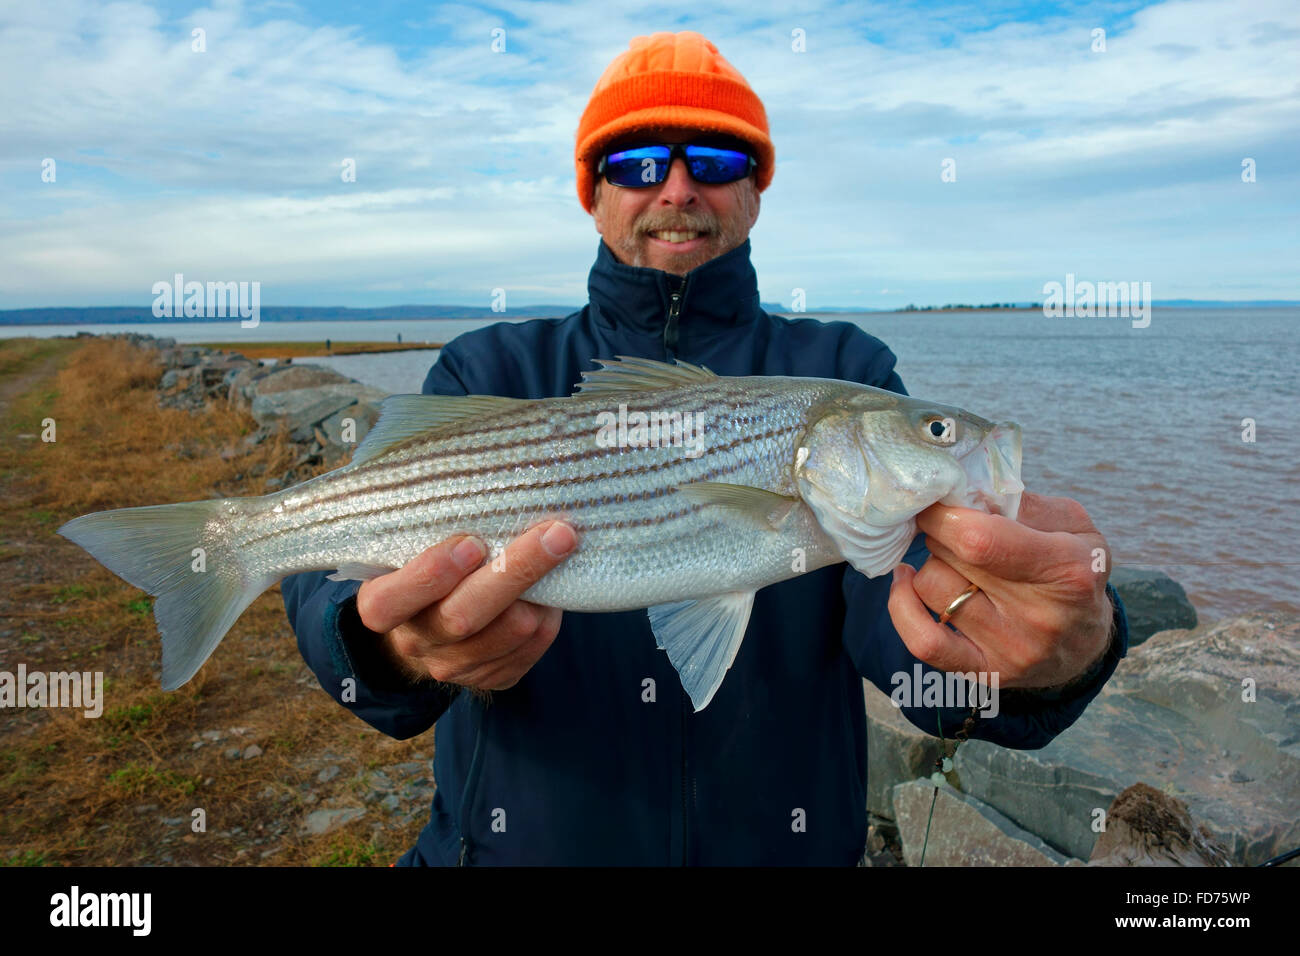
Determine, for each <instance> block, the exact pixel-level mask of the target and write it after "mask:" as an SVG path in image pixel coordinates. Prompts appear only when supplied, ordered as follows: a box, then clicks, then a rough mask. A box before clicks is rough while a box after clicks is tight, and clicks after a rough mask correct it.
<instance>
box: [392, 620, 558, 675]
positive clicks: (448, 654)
mask: <svg viewBox="0 0 1300 956" xmlns="http://www.w3.org/2000/svg"><path fill="white" fill-rule="evenodd" d="M562 615H563V612H562V611H561V610H560V609H559V608H554V607H544V606H542V605H539V604H533V603H531V602H529V601H516V602H514V603H513V604H511V605H510V606H509V607H508V608H506V610H505V611H503V612H502V613H501V614H500V615H499V616H498V617H497V618H496V619H495V620H493V621H492V622H491V623H490V624H488V625H487V626H486V627H484V628H483V629H482V630H480V631H479V632H478V633H476V634H473V635H471V636H470V637H467V638H465V639H464V640H461V641H457V642H454V643H451V644H439V643H436V642H434V641H432V640H430V637H429V633H428V630H427V629H425V628H423V627H421V626H420V624H419V623H418V621H417V622H412V624H411V625H407V626H403V627H400V628H398V629H397V630H396V631H394V645H395V648H396V650H397V652H398V653H399V654H401V655H402V656H404V657H406V658H407V659H410V660H414V661H418V662H419V665H420V668H421V670H422V671H423V672H425V673H427V674H428V675H429V676H430V677H433V678H434V679H435V680H439V681H442V682H444V683H450V684H461V685H463V686H467V687H477V688H479V689H482V690H504V689H505V688H507V687H512V686H514V684H516V683H517V682H518V681H519V679H520V678H521V677H523V675H524V674H526V673H527V672H528V670H529V668H531V667H532V666H533V665H534V664H536V663H537V661H538V660H540V659H541V656H542V655H543V654H545V653H546V650H547V648H549V647H550V646H551V643H552V642H553V641H554V640H555V636H556V635H557V634H558V633H559V631H560V620H561V618H562Z"/></svg>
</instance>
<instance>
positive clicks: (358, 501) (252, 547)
mask: <svg viewBox="0 0 1300 956" xmlns="http://www.w3.org/2000/svg"><path fill="white" fill-rule="evenodd" d="M795 381H800V380H795ZM802 381H803V382H812V381H815V380H802ZM715 383H716V384H711V385H706V386H686V387H683V388H677V389H663V390H657V391H656V392H654V393H651V394H649V395H645V396H642V397H638V396H636V395H634V394H631V393H629V394H627V395H626V396H625V397H621V398H620V401H617V402H615V401H612V400H611V395H610V394H608V393H595V394H592V395H590V396H584V395H579V396H577V397H574V398H569V399H564V400H561V401H556V400H546V399H543V400H538V401H537V402H535V403H530V404H528V405H526V406H524V407H521V408H518V409H514V410H510V411H506V412H503V413H502V414H500V415H498V416H496V417H494V418H492V419H489V420H486V421H482V422H475V423H470V424H466V425H464V426H462V427H459V428H457V427H453V428H449V429H446V430H445V431H444V432H443V433H441V434H439V435H437V436H435V437H430V438H424V439H417V440H413V441H410V442H407V443H405V444H404V445H402V446H400V447H398V448H394V449H392V450H390V451H388V452H386V453H384V454H381V455H379V456H377V457H375V458H373V459H369V460H368V461H367V462H365V463H364V464H362V465H360V466H358V467H356V468H355V469H354V468H349V467H345V468H343V469H339V470H338V471H335V472H331V473H330V474H327V475H323V476H321V477H319V478H316V479H313V480H311V481H308V482H306V483H304V484H302V485H299V486H297V487H296V488H292V489H288V490H286V491H284V492H281V493H279V494H276V495H271V496H267V497H265V498H262V499H253V500H252V501H253V503H254V504H253V506H252V507H248V506H247V505H245V506H244V507H243V508H241V509H240V511H241V513H239V514H236V515H230V516H228V518H225V519H222V520H221V522H220V523H219V524H216V525H214V527H212V528H211V529H210V534H211V535H212V537H213V539H214V540H215V539H222V538H226V537H229V539H230V540H232V541H234V542H235V545H236V547H237V548H239V549H240V550H241V551H244V552H245V553H247V554H248V555H250V567H251V568H252V569H253V570H254V572H255V573H259V572H260V573H267V574H271V573H277V574H280V575H283V574H286V573H297V572H299V571H306V570H318V569H332V568H335V567H338V566H339V564H341V563H359V564H371V565H378V566H390V567H400V566H401V565H403V564H405V563H406V562H407V561H409V560H410V559H411V558H413V557H415V556H416V555H417V554H419V553H420V552H421V551H423V550H424V549H425V548H427V547H429V546H430V545H432V544H436V543H437V542H438V541H442V540H445V539H446V538H449V537H452V536H453V535H458V534H469V535H475V536H477V537H480V538H482V539H483V541H484V542H485V544H487V546H488V548H489V549H490V551H491V553H492V554H496V553H498V552H499V551H500V550H501V549H502V548H504V547H505V545H506V544H507V543H508V542H509V541H510V540H512V539H513V538H515V537H517V536H518V535H519V534H521V533H523V532H524V531H525V530H527V528H528V527H530V526H532V525H534V524H537V523H539V522H540V521H543V520H547V519H550V518H564V519H565V520H567V521H569V522H570V523H571V524H573V526H574V528H575V530H577V532H578V534H579V536H580V540H581V543H580V545H579V547H578V550H577V552H576V553H575V554H573V555H572V556H571V557H569V558H568V559H567V560H566V561H565V563H564V564H562V565H561V566H560V567H558V568H557V569H555V570H554V571H552V572H551V573H550V574H548V575H547V576H546V578H544V579H542V580H541V581H539V582H538V583H537V584H536V585H534V586H533V588H531V589H530V590H529V591H528V592H527V593H526V594H525V597H526V598H527V599H528V600H532V601H537V602H538V603H543V604H554V605H556V606H563V607H565V608H567V609H569V610H575V611H614V610H629V609H633V608H641V607H646V606H648V605H651V604H657V603H660V602H661V601H663V600H665V599H667V598H669V597H672V598H674V599H677V600H681V599H683V598H687V597H699V596H704V595H706V594H713V593H717V591H718V590H719V587H722V589H723V590H735V589H737V588H743V589H749V588H754V587H756V586H759V584H758V582H760V581H764V582H765V581H767V580H770V578H771V576H772V575H773V574H774V573H780V572H781V570H782V569H783V568H788V566H789V565H791V564H792V562H793V549H795V548H801V549H803V557H804V561H805V562H806V563H809V569H812V568H814V567H822V566H825V565H826V564H830V563H833V562H835V561H838V560H840V558H839V555H838V553H837V552H836V551H835V549H834V545H833V544H832V543H831V542H830V541H829V540H828V539H827V538H826V536H825V534H824V533H822V531H821V529H820V528H819V527H818V525H817V524H816V521H815V520H814V519H813V517H812V514H811V512H810V511H808V510H807V509H806V508H804V509H802V511H803V513H802V514H801V515H799V516H797V517H795V516H792V517H793V518H794V520H792V521H790V522H788V523H787V526H786V527H784V528H783V530H782V531H781V532H779V533H777V534H775V535H774V534H773V533H771V532H767V531H763V530H762V529H757V528H746V527H737V522H736V521H735V520H734V519H729V518H728V516H727V515H726V514H725V513H721V514H720V513H719V509H716V508H714V509H710V508H705V507H703V506H701V505H699V504H693V503H685V502H683V500H682V498H681V496H680V495H678V494H676V493H675V491H674V489H675V488H676V487H677V486H679V485H683V484H690V483H692V482H697V481H722V482H730V483H734V484H741V485H750V486H754V487H759V488H766V489H769V490H772V491H775V492H777V493H779V494H784V495H793V494H795V492H796V489H795V487H794V477H793V472H792V463H793V461H794V457H795V449H796V447H797V445H798V442H799V440H800V438H801V437H802V435H803V432H804V431H805V430H806V429H807V426H808V421H807V412H808V411H809V409H811V408H813V407H815V406H816V405H818V404H819V403H821V402H823V401H825V400H826V399H828V398H829V397H831V396H832V395H833V394H834V393H835V392H836V391H837V390H838V387H837V385H836V384H835V383H830V382H823V383H819V384H812V385H809V384H801V385H797V386H794V387H792V386H790V385H785V387H780V388H775V387H773V384H774V383H773V380H772V379H770V378H761V377H755V378H746V379H721V378H720V379H716V380H715ZM619 404H624V405H626V407H627V412H628V414H631V413H633V412H636V411H642V412H647V413H649V412H658V413H666V412H671V411H677V412H687V413H690V414H692V415H694V414H696V413H699V414H700V415H701V416H702V429H701V434H700V438H701V439H702V453H701V454H700V455H699V456H698V457H689V456H688V455H687V454H686V449H685V448H683V447H675V446H671V445H669V446H667V447H663V446H661V447H658V448H656V447H617V446H614V447H608V448H601V447H598V446H597V444H596V434H597V431H598V426H597V417H598V415H599V414H600V413H602V412H609V413H613V414H616V413H617V412H618V405H619ZM304 536H305V537H304ZM362 542H364V547H359V544H360V543H362ZM683 579H691V580H693V581H694V582H695V584H694V586H693V587H687V588H686V589H685V590H683V588H682V586H681V583H682V581H683Z"/></svg>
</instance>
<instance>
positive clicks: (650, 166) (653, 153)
mask: <svg viewBox="0 0 1300 956" xmlns="http://www.w3.org/2000/svg"><path fill="white" fill-rule="evenodd" d="M678 151H680V152H682V153H683V155H685V157H686V167H687V169H688V170H689V171H690V174H691V176H693V177H694V178H695V180H696V181H697V182H701V183H708V184H711V185H718V184H721V183H732V182H735V181H736V180H738V179H744V178H745V177H746V176H748V175H749V169H750V158H749V154H747V153H744V152H741V151H739V150H735V149H723V148H721V147H717V146H696V145H693V144H692V145H687V146H678V147H675V148H674V147H672V146H635V147H632V148H631V149H623V150H618V151H617V152H613V153H610V154H609V155H607V156H606V157H605V178H606V179H607V180H608V181H609V182H611V183H613V184H614V185H616V186H627V187H631V188H638V187H642V186H654V185H657V184H658V183H661V182H663V181H664V177H665V176H667V175H668V168H669V165H670V164H671V163H672V157H673V154H674V153H675V152H678Z"/></svg>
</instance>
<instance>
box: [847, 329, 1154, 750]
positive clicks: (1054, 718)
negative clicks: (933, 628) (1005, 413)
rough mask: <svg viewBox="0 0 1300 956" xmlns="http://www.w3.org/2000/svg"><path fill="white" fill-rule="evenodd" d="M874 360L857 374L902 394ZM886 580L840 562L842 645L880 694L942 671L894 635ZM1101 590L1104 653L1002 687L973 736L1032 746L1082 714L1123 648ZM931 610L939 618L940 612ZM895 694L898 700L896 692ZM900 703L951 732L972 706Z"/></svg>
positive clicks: (880, 358)
mask: <svg viewBox="0 0 1300 956" xmlns="http://www.w3.org/2000/svg"><path fill="white" fill-rule="evenodd" d="M874 359H875V360H874V361H873V362H872V363H871V365H870V369H869V371H868V373H867V374H866V375H864V376H863V377H862V379H861V380H863V381H864V382H865V384H868V385H875V386H876V387H877V388H886V389H889V390H891V391H895V392H899V393H900V394H903V395H906V394H907V391H906V389H905V388H904V387H903V382H902V380H901V379H900V378H899V375H898V372H897V371H896V370H895V369H894V356H893V354H892V353H890V352H889V351H888V350H887V349H885V350H883V355H882V354H879V353H878V354H877V355H876V356H875V357H874ZM929 556H930V553H929V551H928V550H927V549H926V547H925V535H923V534H918V535H917V536H916V537H915V538H914V539H913V541H912V544H911V547H910V548H909V549H908V551H907V554H905V555H904V556H903V561H904V562H906V563H907V564H910V565H911V566H912V567H913V568H916V569H918V570H919V569H920V567H921V565H923V564H924V563H925V562H926V560H928V558H929ZM890 581H891V578H890V577H889V576H887V575H886V576H881V577H878V578H874V579H872V578H867V577H866V575H864V574H862V573H861V572H859V571H857V570H855V569H854V568H852V567H851V566H849V565H847V564H846V565H844V579H843V586H842V587H843V594H844V601H845V617H844V631H843V635H842V639H843V644H844V647H845V649H846V650H847V651H848V653H849V656H850V657H851V658H852V660H853V662H854V665H855V666H856V667H857V670H858V673H859V674H861V675H862V676H863V677H865V678H866V679H867V680H869V681H871V683H873V684H875V685H876V687H878V688H880V690H881V691H883V692H884V693H885V694H893V693H894V692H895V691H896V690H898V689H899V688H900V687H901V686H902V684H901V680H906V681H907V682H908V683H909V684H913V685H914V684H915V676H916V674H917V673H918V671H917V668H918V667H919V668H920V671H919V673H920V674H921V675H922V681H924V680H925V675H926V674H928V673H932V672H933V673H940V674H941V673H942V672H941V671H937V669H936V668H934V667H931V666H930V665H929V664H926V663H923V662H922V661H921V660H920V659H919V658H917V657H916V656H915V655H914V654H913V653H912V652H911V651H909V650H908V649H907V645H906V644H904V643H903V639H902V638H901V637H900V636H899V634H898V630H897V629H896V628H895V627H894V622H893V620H892V619H891V618H890V616H889V608H888V603H889V586H890ZM1106 594H1107V595H1108V596H1109V598H1110V600H1111V604H1112V618H1111V642H1110V645H1109V647H1108V648H1107V650H1106V652H1105V654H1104V655H1103V656H1102V658H1101V659H1100V660H1099V661H1098V662H1096V663H1095V664H1094V665H1093V667H1092V668H1090V669H1089V670H1088V671H1087V672H1086V673H1084V674H1082V675H1080V676H1079V677H1078V678H1076V679H1075V680H1074V681H1071V682H1070V683H1069V684H1067V685H1065V686H1064V687H1061V688H1054V689H1052V690H1050V691H1031V690H1020V689H999V693H998V695H997V700H996V705H997V713H996V716H983V715H980V716H978V717H977V719H976V721H975V723H974V726H973V728H972V729H971V731H970V736H971V737H972V738H978V739H982V740H987V741H990V742H991V743H996V744H1000V745H1002V746H1004V747H1012V748H1015V749H1017V750H1037V749H1039V748H1041V747H1045V746H1046V745H1047V744H1048V743H1050V742H1051V741H1052V739H1053V738H1055V737H1056V735H1057V734H1059V733H1061V732H1062V731H1063V730H1065V729H1066V728H1067V727H1069V726H1070V725H1071V724H1073V723H1074V722H1075V721H1076V720H1078V719H1079V716H1080V715H1081V714H1082V713H1083V711H1084V710H1085V709H1086V708H1087V706H1088V704H1089V703H1091V701H1092V700H1093V699H1094V698H1095V697H1096V696H1097V695H1098V694H1099V693H1101V688H1102V687H1103V686H1104V685H1105V683H1106V681H1108V680H1109V679H1110V676H1111V675H1112V674H1113V673H1114V672H1115V668H1116V667H1118V666H1119V662H1120V659H1121V658H1123V657H1125V656H1126V655H1127V654H1128V633H1129V632H1128V618H1127V617H1126V615H1125V613H1124V604H1123V602H1122V601H1121V600H1120V598H1119V595H1118V594H1117V593H1116V592H1115V589H1114V588H1113V587H1111V586H1110V584H1107V585H1106ZM931 613H932V616H933V617H934V618H935V620H936V621H937V620H938V615H936V614H933V612H931ZM914 689H916V690H919V688H915V687H914ZM899 697H900V699H901V695H899ZM901 710H902V712H903V715H904V716H905V717H906V718H907V719H908V720H909V721H911V722H912V723H913V724H914V725H916V726H917V727H918V728H920V729H921V730H923V731H925V732H926V733H929V734H933V735H935V736H936V737H937V736H943V737H946V738H949V739H951V738H952V737H953V735H954V734H956V733H957V731H958V730H960V729H961V727H962V725H963V723H964V722H965V720H966V718H967V717H969V716H970V715H971V708H970V707H969V706H968V707H938V706H925V705H923V704H917V703H916V701H915V700H913V705H912V706H905V707H902V708H901Z"/></svg>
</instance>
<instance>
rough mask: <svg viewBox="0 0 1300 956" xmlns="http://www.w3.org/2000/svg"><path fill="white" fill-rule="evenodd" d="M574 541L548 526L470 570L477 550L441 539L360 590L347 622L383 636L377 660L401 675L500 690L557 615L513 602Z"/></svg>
mask: <svg viewBox="0 0 1300 956" xmlns="http://www.w3.org/2000/svg"><path fill="white" fill-rule="evenodd" d="M577 543H578V537H577V534H576V533H575V532H574V530H573V528H571V527H570V526H569V525H567V524H565V523H564V522H561V521H552V522H548V523H546V524H543V525H538V526H537V527H536V528H532V529H530V530H529V531H527V532H525V533H524V534H523V535H520V536H519V537H518V538H516V539H515V540H514V541H512V542H511V543H510V544H509V545H508V546H507V547H506V550H505V552H504V560H502V559H500V558H499V559H497V560H496V561H494V562H493V564H489V565H485V566H483V567H479V565H480V564H482V562H483V558H484V557H485V555H486V550H485V548H484V547H483V543H482V542H481V541H479V540H478V539H477V538H471V537H459V538H451V539H448V540H447V541H444V542H442V543H441V544H438V545H435V546H434V547H432V548H429V549H428V550H427V551H424V552H422V553H421V554H419V555H417V556H416V557H414V558H412V559H411V560H410V561H408V562H407V563H406V565H405V566H404V567H401V568H398V569H397V570H396V571H393V572H392V573H391V574H385V575H383V576H381V577H378V578H374V579H373V580H370V581H367V582H366V583H365V584H363V585H361V590H359V591H358V592H357V614H358V615H359V616H360V618H361V623H362V624H364V625H365V626H366V627H368V628H370V630H372V631H377V632H379V633H381V634H383V635H384V637H383V641H384V651H385V653H386V654H387V656H388V657H389V659H390V660H391V661H392V662H393V663H394V665H395V666H397V667H398V668H400V669H401V670H402V671H403V672H405V673H407V674H409V675H410V676H412V677H414V678H417V679H420V678H428V677H432V678H434V679H435V680H440V681H445V682H447V683H453V684H460V685H462V686H465V687H474V688H477V689H479V690H505V689H506V688H507V687H513V686H514V685H515V684H516V683H518V682H519V679H520V678H521V677H523V676H524V674H526V673H528V670H529V668H531V667H532V666H533V665H534V664H536V663H537V661H538V660H539V659H540V658H541V656H542V655H543V654H545V653H546V649H547V648H548V647H550V646H551V642H552V641H554V640H555V635H556V634H557V633H559V630H560V617H561V613H562V612H561V611H560V609H559V608H554V607H543V606H541V605H539V604H533V603H531V602H529V601H522V600H520V599H519V598H520V595H522V594H523V593H524V592H525V591H527V590H528V589H529V588H530V587H532V586H533V584H535V583H536V582H537V581H538V580H539V579H540V578H541V577H542V576H543V575H545V574H546V573H547V572H548V571H550V570H551V569H552V568H554V567H555V566H556V565H558V564H559V563H560V562H561V561H563V560H564V559H565V557H567V556H568V554H569V553H570V552H571V551H572V550H573V548H574V547H575V546H576V545H577ZM476 568H477V570H475V569H476Z"/></svg>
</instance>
